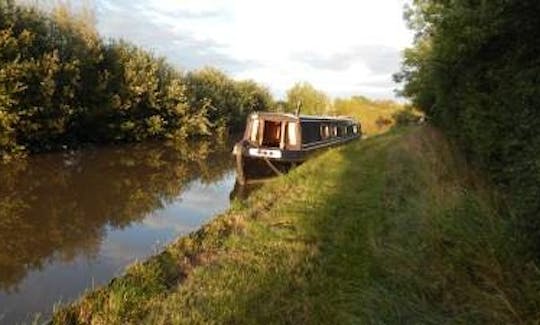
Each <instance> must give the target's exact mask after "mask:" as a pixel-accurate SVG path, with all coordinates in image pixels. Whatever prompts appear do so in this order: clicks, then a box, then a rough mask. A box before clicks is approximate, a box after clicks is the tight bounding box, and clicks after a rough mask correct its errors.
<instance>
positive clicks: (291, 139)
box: [287, 123, 298, 146]
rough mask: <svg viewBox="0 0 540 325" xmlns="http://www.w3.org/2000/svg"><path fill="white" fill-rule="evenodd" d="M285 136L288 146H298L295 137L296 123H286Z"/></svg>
mask: <svg viewBox="0 0 540 325" xmlns="http://www.w3.org/2000/svg"><path fill="white" fill-rule="evenodd" d="M287 135H288V144H289V145H291V146H296V145H297V144H298V140H297V139H298V137H297V135H296V123H287Z"/></svg>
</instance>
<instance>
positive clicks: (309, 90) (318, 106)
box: [286, 82, 330, 115]
mask: <svg viewBox="0 0 540 325" xmlns="http://www.w3.org/2000/svg"><path fill="white" fill-rule="evenodd" d="M299 102H302V113H305V114H315V115H324V114H328V113H329V111H330V99H329V98H328V96H327V95H326V94H325V93H324V92H322V91H320V90H317V89H315V88H314V87H313V86H312V85H311V84H309V83H307V82H299V83H296V84H295V85H294V86H293V87H292V88H291V89H289V90H288V91H287V105H286V110H287V111H288V112H294V111H295V110H296V108H297V105H298V103H299Z"/></svg>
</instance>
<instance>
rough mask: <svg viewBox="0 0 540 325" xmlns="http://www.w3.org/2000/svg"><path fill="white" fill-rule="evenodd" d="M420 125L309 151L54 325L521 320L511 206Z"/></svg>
mask: <svg viewBox="0 0 540 325" xmlns="http://www.w3.org/2000/svg"><path fill="white" fill-rule="evenodd" d="M486 188H487V185H486V184H483V183H482V182H481V180H480V179H479V178H478V177H475V176H474V175H472V173H471V172H470V171H469V170H468V168H467V166H466V164H465V163H464V162H463V161H462V160H461V159H460V158H459V156H457V155H455V154H454V153H453V151H452V150H451V146H450V145H449V144H448V142H447V141H446V140H445V138H444V137H443V136H442V135H441V134H439V133H438V132H437V131H436V130H434V129H433V128H430V127H426V126H423V127H411V128H404V129H398V130H394V131H392V132H389V133H387V134H384V135H381V136H377V137H373V138H370V139H367V140H362V141H356V142H353V143H351V144H349V145H346V146H343V147H340V148H337V149H333V150H330V151H327V152H325V153H324V154H321V155H320V156H318V157H316V158H314V159H312V160H311V161H309V162H307V163H305V164H304V165H302V166H300V167H299V168H297V169H296V170H294V171H293V172H291V173H290V174H288V175H286V176H284V177H281V178H279V179H276V180H274V181H272V182H270V183H268V184H265V185H264V186H263V187H262V188H261V189H260V190H258V191H256V192H255V193H254V194H253V195H252V196H251V197H250V198H249V199H248V200H247V201H245V202H235V203H234V204H233V207H232V208H231V209H230V211H228V212H227V213H225V214H223V215H220V216H217V217H216V218H215V219H214V220H213V221H212V222H211V223H209V224H208V225H206V226H204V227H203V228H201V229H200V230H199V231H197V232H195V233H193V234H192V235H190V236H189V237H185V238H182V239H179V240H178V241H177V242H175V243H173V244H172V245H170V246H169V247H168V248H167V249H166V250H165V251H164V252H163V253H161V254H160V255H158V256H155V257H153V258H151V259H150V260H148V261H146V262H144V263H139V264H135V265H133V266H132V267H131V268H129V269H128V270H127V271H126V275H125V276H123V277H121V278H118V279H116V280H114V281H113V282H111V283H110V284H109V285H108V286H106V287H104V288H102V289H98V290H96V291H93V292H90V293H89V294H88V295H86V296H85V297H83V298H82V299H81V300H80V301H78V302H76V303H74V304H73V305H71V306H68V307H65V308H63V309H60V310H59V311H57V312H56V314H55V316H54V323H58V324H131V323H132V324H196V323H201V324H202V323H205V324H206V323H210V324H211V323H214V324H271V323H278V324H280V323H283V324H350V323H355V324H380V323H386V324H390V323H422V324H441V323H486V322H495V323H527V322H533V321H534V320H538V319H540V315H539V308H538V307H539V306H540V297H539V295H538V292H540V273H539V270H538V267H537V266H536V264H535V263H534V262H533V261H532V260H530V259H529V258H528V255H527V253H526V252H527V251H526V247H525V243H523V240H522V239H521V237H520V236H519V234H517V233H514V231H513V229H514V226H513V220H512V218H511V217H507V216H506V215H503V214H501V212H500V211H502V210H503V209H502V207H498V206H497V204H496V203H497V202H498V200H497V199H496V198H494V197H493V195H492V194H491V193H490V192H489V190H487V189H486Z"/></svg>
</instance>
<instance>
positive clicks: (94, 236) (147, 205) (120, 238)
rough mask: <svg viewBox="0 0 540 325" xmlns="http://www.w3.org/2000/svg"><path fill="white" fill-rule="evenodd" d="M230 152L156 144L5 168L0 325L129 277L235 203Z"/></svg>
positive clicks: (0, 198) (0, 171)
mask: <svg viewBox="0 0 540 325" xmlns="http://www.w3.org/2000/svg"><path fill="white" fill-rule="evenodd" d="M234 182H235V174H234V169H233V159H232V157H231V154H230V146H229V145H228V144H226V143H223V144H216V143H209V142H195V143H190V144H187V145H182V146H180V147H179V146H167V145H163V144H156V143H149V144H137V145H125V146H119V147H107V148H99V149H85V150H80V151H76V152H71V153H54V154H41V155H35V156H32V157H29V158H27V159H24V160H21V161H16V162H13V163H10V164H7V165H0V323H1V324H12V323H20V322H31V321H32V320H33V318H34V317H35V315H36V314H41V315H42V316H41V318H40V319H46V318H47V317H48V316H49V315H50V313H51V311H52V309H53V307H54V306H55V305H57V304H59V303H66V302H70V301H72V300H73V299H76V298H77V297H79V296H80V295H81V294H82V293H84V292H85V291H86V290H90V289H92V288H93V287H95V286H99V285H103V284H105V283H107V282H108V281H110V280H111V279H112V278H113V277H115V276H118V275H120V274H122V272H123V271H124V269H125V267H126V266H127V265H129V264H131V263H133V262H134V261H137V260H143V259H145V257H147V256H149V255H151V254H153V253H156V252H158V251H159V250H161V249H162V248H163V246H164V245H166V244H167V243H170V242H171V241H172V240H173V239H174V238H175V237H177V236H181V235H185V234H187V233H189V232H191V231H193V230H195V229H197V228H199V227H200V226H201V224H204V223H206V222H207V221H209V219H210V218H211V217H213V216H214V215H215V214H217V213H219V212H222V211H225V210H226V209H227V208H228V207H229V195H230V193H231V191H232V190H233V187H234Z"/></svg>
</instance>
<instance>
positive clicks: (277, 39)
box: [87, 0, 412, 98]
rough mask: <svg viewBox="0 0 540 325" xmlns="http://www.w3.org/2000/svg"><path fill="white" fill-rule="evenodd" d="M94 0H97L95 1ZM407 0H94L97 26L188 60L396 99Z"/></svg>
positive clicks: (236, 73)
mask: <svg viewBox="0 0 540 325" xmlns="http://www.w3.org/2000/svg"><path fill="white" fill-rule="evenodd" d="M87 1H88V0H87ZM405 1H406V0H372V1H365V0H364V1H362V0H356V1H354V0H331V1H328V0H319V1H313V0H312V1H303V0H302V1H300V0H296V1H295V0H287V1H284V0H274V1H254V0H251V1H249V0H246V1H239V0H236V1H234V0H212V1H210V0H146V1H144V0H95V1H94V2H93V3H92V4H91V5H92V6H93V7H94V9H95V11H96V16H97V17H96V18H97V27H98V29H99V31H100V33H101V34H102V35H103V36H105V37H113V38H120V37H121V38H124V39H126V40H129V41H131V42H134V43H136V44H138V45H141V46H143V47H145V48H147V49H151V50H153V51H154V52H155V53H156V54H158V55H163V56H165V57H166V58H167V59H168V61H169V62H171V63H172V64H174V65H176V66H178V67H180V68H183V69H190V70H191V69H197V68H201V67H203V66H207V65H208V66H215V67H218V68H220V69H222V70H224V71H226V72H227V73H228V74H230V75H231V76H232V77H234V78H238V79H244V78H249V79H254V80H256V81H258V82H260V83H262V84H265V85H266V86H268V87H269V88H270V89H271V90H272V92H273V93H274V95H276V96H278V97H283V95H284V94H285V91H286V90H287V89H288V88H290V87H291V86H292V85H293V84H294V83H295V82H297V81H308V82H310V83H312V84H313V85H314V86H315V87H316V88H319V89H321V90H324V91H326V92H327V93H328V94H330V95H331V96H334V97H336V96H350V95H365V96H369V97H374V98H393V97H394V94H393V89H394V88H395V87H396V86H395V85H394V84H393V82H392V73H393V72H396V71H397V70H398V69H399V62H400V56H401V51H402V50H403V49H404V48H405V47H407V46H409V44H410V43H411V42H412V33H411V32H410V31H408V30H407V28H406V25H405V22H404V21H403V19H402V11H403V6H404V4H405Z"/></svg>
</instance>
